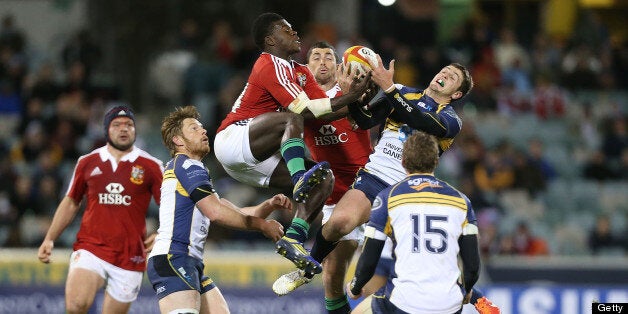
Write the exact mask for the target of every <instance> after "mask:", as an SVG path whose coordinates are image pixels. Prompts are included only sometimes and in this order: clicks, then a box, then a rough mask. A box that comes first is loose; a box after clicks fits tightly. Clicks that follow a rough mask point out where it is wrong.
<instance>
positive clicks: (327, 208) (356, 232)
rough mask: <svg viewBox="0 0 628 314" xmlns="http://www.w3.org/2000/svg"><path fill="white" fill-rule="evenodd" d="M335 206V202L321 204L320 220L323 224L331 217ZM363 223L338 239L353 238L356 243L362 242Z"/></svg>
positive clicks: (347, 239)
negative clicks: (321, 213)
mask: <svg viewBox="0 0 628 314" xmlns="http://www.w3.org/2000/svg"><path fill="white" fill-rule="evenodd" d="M335 207H336V204H331V205H324V206H323V220H322V221H321V223H322V224H323V225H324V224H325V223H326V222H327V221H328V220H329V217H331V213H332V212H333V211H334V208H335ZM365 225H366V224H361V225H359V226H357V227H356V228H355V229H353V230H352V231H351V232H349V234H347V235H345V236H343V237H342V238H340V241H343V240H346V241H349V240H354V241H358V245H360V244H362V242H363V241H364V226H365Z"/></svg>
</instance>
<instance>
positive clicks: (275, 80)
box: [214, 13, 368, 274]
mask: <svg viewBox="0 0 628 314" xmlns="http://www.w3.org/2000/svg"><path fill="white" fill-rule="evenodd" d="M252 35H253V38H254V40H255V43H256V45H257V46H258V47H259V48H260V49H261V50H262V53H261V54H260V56H259V58H258V59H257V61H256V62H255V65H254V66H253V70H252V71H251V75H250V76H249V78H248V81H247V84H246V86H245V87H244V90H243V91H242V93H241V94H240V96H239V97H238V99H237V100H236V101H235V103H234V105H233V107H232V109H231V112H229V114H227V117H226V118H225V119H224V120H223V121H222V123H221V125H220V127H219V128H218V130H217V134H216V138H215V141H214V151H215V153H216V158H217V159H218V161H219V162H220V163H221V164H222V166H223V167H224V168H225V170H226V172H227V173H228V174H229V175H230V176H231V177H233V178H234V179H236V180H238V181H240V182H243V183H246V184H249V185H252V186H256V187H272V188H277V189H280V190H281V191H285V192H286V193H292V195H293V198H294V200H295V201H296V202H298V203H297V204H296V206H295V211H296V215H295V218H294V219H293V220H292V224H291V225H290V227H289V228H288V230H287V231H286V235H285V236H284V237H283V238H282V239H281V240H279V241H278V242H277V252H278V253H279V254H281V255H283V256H284V257H286V258H287V259H289V260H290V261H292V262H293V263H294V264H295V265H296V266H297V267H298V268H299V269H303V270H305V271H306V272H308V273H310V274H315V273H320V272H321V271H322V267H321V266H320V264H319V263H318V262H316V261H314V260H313V259H312V258H311V257H310V256H309V254H308V253H307V251H306V250H305V249H304V248H303V242H304V241H305V240H306V239H307V237H308V231H309V227H310V223H312V221H314V219H315V218H316V216H317V215H318V213H319V212H320V210H321V208H322V206H323V203H324V202H325V199H326V198H327V196H328V195H329V193H331V189H332V185H333V180H332V179H331V178H332V175H331V172H330V171H329V164H328V163H327V162H326V161H321V162H319V163H316V164H315V163H314V162H312V161H311V160H307V159H306V158H305V144H304V142H303V120H304V119H309V118H320V117H323V116H325V115H327V114H331V113H333V112H334V111H336V110H338V109H340V108H343V107H345V106H346V105H347V104H348V103H351V102H354V101H356V100H357V99H358V97H360V96H361V95H362V94H363V93H364V91H365V90H366V88H367V81H368V77H366V78H362V79H360V78H356V79H355V80H354V82H353V83H352V85H351V87H350V89H349V90H348V91H347V93H346V94H344V95H342V96H340V97H337V98H334V99H333V100H330V99H329V98H328V97H327V95H326V94H325V92H324V91H323V90H322V89H321V88H320V86H318V84H316V81H315V80H314V77H313V76H312V73H311V72H310V70H308V69H307V67H306V66H304V65H301V64H298V63H296V62H294V61H293V60H291V56H292V55H293V54H295V53H298V52H299V51H300V50H301V42H300V39H299V36H297V32H296V31H294V30H293V29H292V26H291V25H290V23H288V22H287V21H286V20H285V19H284V18H283V17H282V16H280V15H278V14H275V13H264V14H261V15H260V16H258V17H257V18H256V19H255V21H254V22H253V28H252ZM306 165H307V166H309V170H308V168H306ZM326 178H329V179H328V180H326Z"/></svg>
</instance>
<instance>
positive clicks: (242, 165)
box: [214, 121, 281, 187]
mask: <svg viewBox="0 0 628 314" xmlns="http://www.w3.org/2000/svg"><path fill="white" fill-rule="evenodd" d="M242 122H243V121H242ZM214 154H215V155H216V158H217V159H218V161H219V162H220V164H222V167H223V168H225V171H226V172H227V173H228V174H229V175H230V176H231V177H232V178H234V179H236V180H238V181H240V182H242V183H246V184H248V185H252V186H257V187H268V184H269V183H270V177H271V175H272V174H273V172H274V171H275V168H277V165H278V164H279V162H280V161H281V153H280V152H279V150H277V153H276V154H274V155H272V156H271V157H270V158H268V159H266V160H263V161H259V160H257V159H255V157H253V153H252V152H251V146H250V143H249V123H238V122H236V123H234V124H231V125H230V126H228V127H227V128H225V129H224V130H222V131H220V132H219V133H218V134H216V138H215V140H214Z"/></svg>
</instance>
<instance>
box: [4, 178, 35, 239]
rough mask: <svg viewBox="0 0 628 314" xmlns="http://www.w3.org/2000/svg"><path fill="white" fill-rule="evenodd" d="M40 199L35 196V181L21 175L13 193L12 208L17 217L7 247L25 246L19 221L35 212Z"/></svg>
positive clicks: (17, 179)
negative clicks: (25, 215)
mask: <svg viewBox="0 0 628 314" xmlns="http://www.w3.org/2000/svg"><path fill="white" fill-rule="evenodd" d="M37 199H38V197H36V195H35V194H34V187H33V180H32V179H31V177H30V176H29V175H24V174H23V175H19V176H18V177H17V178H16V180H15V188H14V189H13V191H12V193H11V198H10V200H11V206H12V207H13V208H14V210H15V213H16V217H15V220H14V221H15V224H14V225H12V227H11V233H10V237H9V239H8V240H7V243H6V245H7V246H10V247H20V246H24V245H25V243H22V237H21V230H20V224H19V221H20V220H21V219H22V217H23V216H24V214H26V213H31V212H33V210H35V208H36V206H37V203H36V200H37Z"/></svg>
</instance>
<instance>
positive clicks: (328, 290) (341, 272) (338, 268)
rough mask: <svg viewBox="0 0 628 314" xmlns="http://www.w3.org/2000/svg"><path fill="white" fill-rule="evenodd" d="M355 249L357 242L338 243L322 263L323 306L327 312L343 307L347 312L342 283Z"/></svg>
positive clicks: (347, 307)
mask: <svg viewBox="0 0 628 314" xmlns="http://www.w3.org/2000/svg"><path fill="white" fill-rule="evenodd" d="M357 247H358V242H357V241H354V240H343V241H340V242H339V243H338V245H337V246H336V248H335V249H334V250H333V251H331V253H329V255H327V258H325V260H324V261H323V287H324V288H325V306H326V308H327V310H328V311H329V312H331V311H333V310H340V308H343V307H344V308H345V310H349V304H348V303H347V302H348V300H347V297H346V294H345V291H344V281H345V274H346V273H347V268H348V267H349V263H350V262H351V259H352V258H353V254H354V253H355V250H356V249H357Z"/></svg>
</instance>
